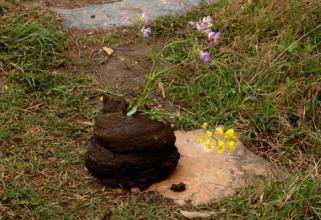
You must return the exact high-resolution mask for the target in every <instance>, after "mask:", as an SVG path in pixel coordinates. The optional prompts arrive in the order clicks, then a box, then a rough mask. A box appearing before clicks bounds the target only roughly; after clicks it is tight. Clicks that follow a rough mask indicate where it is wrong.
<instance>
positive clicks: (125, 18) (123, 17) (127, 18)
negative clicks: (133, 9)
mask: <svg viewBox="0 0 321 220" xmlns="http://www.w3.org/2000/svg"><path fill="white" fill-rule="evenodd" d="M121 18H122V20H123V21H124V22H128V21H129V16H128V14H123V15H122V16H121Z"/></svg>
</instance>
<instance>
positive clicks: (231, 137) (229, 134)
mask: <svg viewBox="0 0 321 220" xmlns="http://www.w3.org/2000/svg"><path fill="white" fill-rule="evenodd" d="M225 138H226V139H228V140H233V141H236V140H237V136H236V135H235V131H234V129H228V130H227V131H226V132H225Z"/></svg>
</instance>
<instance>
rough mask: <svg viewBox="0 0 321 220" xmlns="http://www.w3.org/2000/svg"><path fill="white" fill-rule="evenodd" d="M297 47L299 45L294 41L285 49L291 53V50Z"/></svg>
mask: <svg viewBox="0 0 321 220" xmlns="http://www.w3.org/2000/svg"><path fill="white" fill-rule="evenodd" d="M298 47H299V44H298V42H294V43H292V44H291V45H290V46H289V47H288V48H287V50H288V52H289V53H292V52H293V51H295V50H296V49H297V48H298Z"/></svg>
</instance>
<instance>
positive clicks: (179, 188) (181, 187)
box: [171, 183, 186, 192]
mask: <svg viewBox="0 0 321 220" xmlns="http://www.w3.org/2000/svg"><path fill="white" fill-rule="evenodd" d="M185 189H186V185H185V184H184V183H179V184H172V186H171V190H173V191H174V192H182V191H184V190H185Z"/></svg>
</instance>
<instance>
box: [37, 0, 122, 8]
mask: <svg viewBox="0 0 321 220" xmlns="http://www.w3.org/2000/svg"><path fill="white" fill-rule="evenodd" d="M119 1H121V0H40V2H41V3H43V4H45V5H46V6H48V7H58V8H79V7H83V6H87V5H91V4H103V3H113V2H119Z"/></svg>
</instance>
